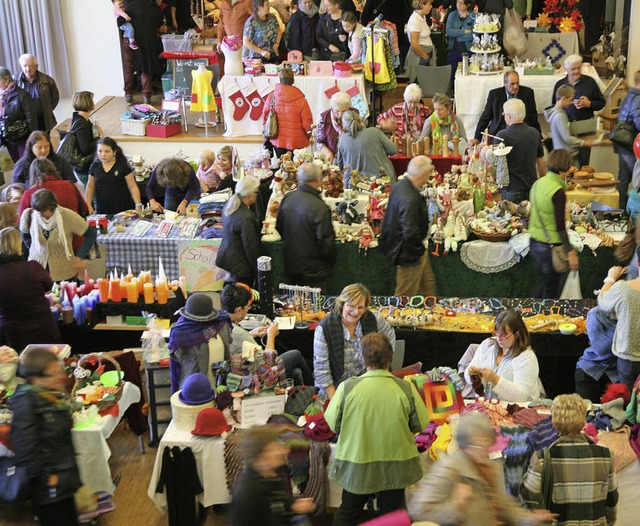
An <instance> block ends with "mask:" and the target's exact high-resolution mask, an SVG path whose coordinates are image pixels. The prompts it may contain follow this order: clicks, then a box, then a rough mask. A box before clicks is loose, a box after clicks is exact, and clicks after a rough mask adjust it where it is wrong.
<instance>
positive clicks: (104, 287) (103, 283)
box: [98, 278, 109, 303]
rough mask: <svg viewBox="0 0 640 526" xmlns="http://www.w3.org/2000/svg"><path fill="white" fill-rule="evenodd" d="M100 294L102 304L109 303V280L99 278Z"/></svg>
mask: <svg viewBox="0 0 640 526" xmlns="http://www.w3.org/2000/svg"><path fill="white" fill-rule="evenodd" d="M98 292H99V293H100V302H101V303H105V302H107V301H109V280H108V279H104V278H98Z"/></svg>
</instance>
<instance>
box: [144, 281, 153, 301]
mask: <svg viewBox="0 0 640 526" xmlns="http://www.w3.org/2000/svg"><path fill="white" fill-rule="evenodd" d="M142 292H143V294H144V302H145V303H146V304H151V303H153V302H154V301H155V298H154V296H153V283H143V284H142Z"/></svg>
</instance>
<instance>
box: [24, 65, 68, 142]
mask: <svg viewBox="0 0 640 526" xmlns="http://www.w3.org/2000/svg"><path fill="white" fill-rule="evenodd" d="M19 62H20V68H22V72H21V73H17V74H16V75H14V77H13V78H14V80H15V81H16V84H18V86H20V87H21V88H22V89H23V90H25V91H26V92H27V93H28V94H29V95H31V98H32V99H33V100H34V102H35V103H36V108H37V111H38V128H37V129H38V130H41V131H43V132H47V133H49V132H51V130H52V129H53V128H54V126H55V125H56V123H57V122H58V121H56V117H55V115H54V114H53V110H55V109H56V106H57V105H58V102H60V94H59V93H58V86H57V85H56V81H55V80H53V79H52V78H51V77H50V76H49V75H45V74H44V73H42V71H38V59H37V58H36V57H35V56H33V55H31V54H30V53H25V54H24V55H21V56H20V59H19Z"/></svg>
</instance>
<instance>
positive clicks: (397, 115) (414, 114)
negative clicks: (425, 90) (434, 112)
mask: <svg viewBox="0 0 640 526" xmlns="http://www.w3.org/2000/svg"><path fill="white" fill-rule="evenodd" d="M430 113H431V110H430V109H429V108H427V107H426V106H425V105H424V104H422V90H421V89H420V86H418V85H417V84H415V83H414V84H409V85H408V86H407V87H406V88H405V89H404V102H399V103H398V104H394V105H393V106H392V107H391V108H390V109H389V110H387V111H385V112H384V113H381V114H380V115H378V119H377V121H378V126H380V129H382V130H385V131H388V132H391V133H395V134H396V135H397V136H398V137H399V138H402V137H403V136H405V135H411V137H412V138H413V139H414V140H416V139H418V137H420V132H421V130H422V127H423V126H424V123H425V121H426V120H427V118H428V117H429V114H430Z"/></svg>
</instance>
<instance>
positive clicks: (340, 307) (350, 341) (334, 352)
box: [313, 283, 396, 398]
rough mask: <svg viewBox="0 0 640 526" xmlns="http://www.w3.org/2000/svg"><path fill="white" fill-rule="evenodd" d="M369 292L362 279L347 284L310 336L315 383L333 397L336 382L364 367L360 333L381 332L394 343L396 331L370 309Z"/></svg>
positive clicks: (363, 370)
mask: <svg viewBox="0 0 640 526" xmlns="http://www.w3.org/2000/svg"><path fill="white" fill-rule="evenodd" d="M370 304H371V293H370V292H369V289H367V287H365V286H364V285H363V284H362V283H354V284H352V285H347V286H346V287H345V288H344V289H342V292H341V293H340V296H339V297H338V299H337V300H336V302H335V303H334V305H333V312H331V314H329V315H328V316H326V317H325V318H324V319H323V320H322V321H321V322H320V323H319V324H318V327H317V328H316V332H315V335H314V338H313V371H314V372H313V374H314V377H315V382H316V386H318V387H320V388H321V389H324V391H325V392H326V394H327V396H328V397H329V398H332V397H333V395H334V393H335V392H336V389H337V388H338V385H340V383H341V382H343V381H345V380H346V379H347V378H351V377H352V376H359V375H361V374H363V373H364V372H365V371H366V367H365V365H364V361H363V358H362V348H361V342H362V338H363V336H365V335H367V334H369V333H371V332H381V333H383V334H384V335H385V336H386V337H387V338H388V339H389V341H390V342H391V346H392V347H393V346H394V345H395V341H396V335H395V333H394V332H393V329H392V328H391V326H390V325H389V324H388V323H387V322H386V321H385V320H384V318H383V317H382V316H381V315H380V314H379V313H378V312H377V311H371V310H369V305H370Z"/></svg>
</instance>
